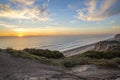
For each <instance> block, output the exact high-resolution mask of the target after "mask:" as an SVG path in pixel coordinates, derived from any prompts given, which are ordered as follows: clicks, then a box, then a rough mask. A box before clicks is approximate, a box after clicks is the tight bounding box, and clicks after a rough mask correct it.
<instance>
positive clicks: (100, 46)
mask: <svg viewBox="0 0 120 80" xmlns="http://www.w3.org/2000/svg"><path fill="white" fill-rule="evenodd" d="M94 50H95V51H120V34H117V35H116V36H115V37H114V39H112V40H106V41H100V42H98V43H96V44H95V48H94Z"/></svg>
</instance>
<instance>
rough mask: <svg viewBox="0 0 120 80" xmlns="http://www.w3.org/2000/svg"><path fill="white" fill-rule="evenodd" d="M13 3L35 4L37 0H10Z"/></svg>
mask: <svg viewBox="0 0 120 80" xmlns="http://www.w3.org/2000/svg"><path fill="white" fill-rule="evenodd" d="M10 1H11V2H12V3H15V4H17V3H20V4H24V5H33V4H34V3H35V0H10Z"/></svg>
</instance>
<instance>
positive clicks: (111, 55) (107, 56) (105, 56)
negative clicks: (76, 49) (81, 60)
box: [81, 51, 120, 59]
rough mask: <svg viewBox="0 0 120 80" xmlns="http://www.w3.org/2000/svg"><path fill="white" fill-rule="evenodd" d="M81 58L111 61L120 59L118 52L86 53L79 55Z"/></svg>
mask: <svg viewBox="0 0 120 80" xmlns="http://www.w3.org/2000/svg"><path fill="white" fill-rule="evenodd" d="M81 56H82V57H89V58H96V59H112V58H116V57H120V52H97V51H87V52H85V53H83V54H81Z"/></svg>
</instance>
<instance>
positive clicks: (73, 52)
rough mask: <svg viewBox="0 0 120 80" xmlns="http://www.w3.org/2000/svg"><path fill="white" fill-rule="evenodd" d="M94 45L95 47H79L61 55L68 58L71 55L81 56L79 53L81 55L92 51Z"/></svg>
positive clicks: (91, 45)
mask: <svg viewBox="0 0 120 80" xmlns="http://www.w3.org/2000/svg"><path fill="white" fill-rule="evenodd" d="M94 45H95V43H93V44H88V45H85V46H81V47H77V48H74V49H70V50H66V51H63V52H62V53H63V54H64V55H65V56H67V57H69V56H72V55H76V54H81V53H83V52H85V51H88V50H93V49H94Z"/></svg>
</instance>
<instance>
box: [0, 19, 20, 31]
mask: <svg viewBox="0 0 120 80" xmlns="http://www.w3.org/2000/svg"><path fill="white" fill-rule="evenodd" d="M0 26H3V27H6V28H10V29H11V28H16V27H19V26H16V25H11V24H9V23H6V22H3V21H0Z"/></svg>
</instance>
